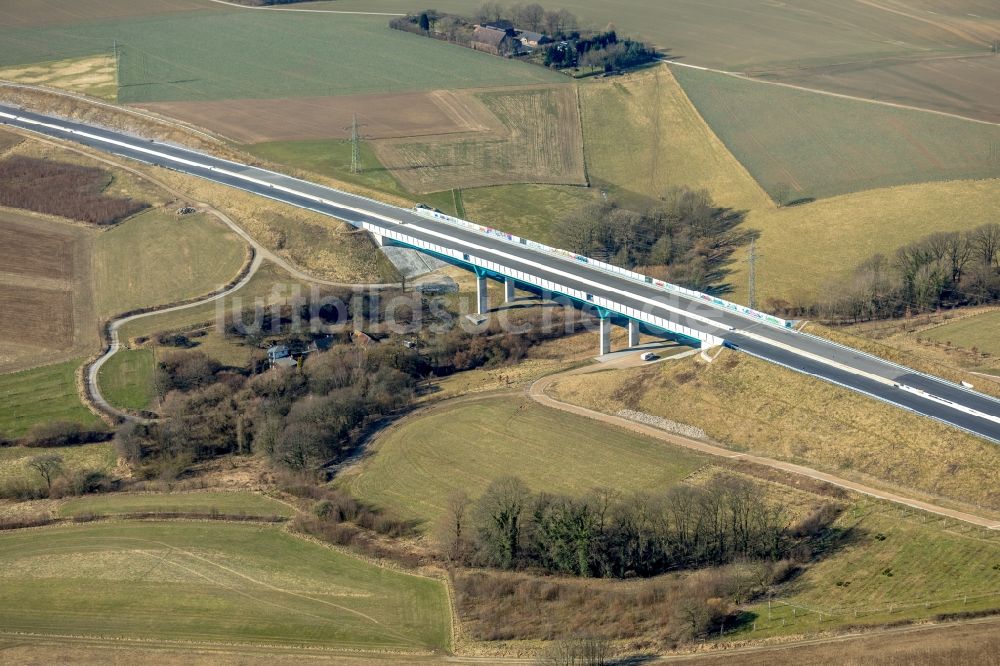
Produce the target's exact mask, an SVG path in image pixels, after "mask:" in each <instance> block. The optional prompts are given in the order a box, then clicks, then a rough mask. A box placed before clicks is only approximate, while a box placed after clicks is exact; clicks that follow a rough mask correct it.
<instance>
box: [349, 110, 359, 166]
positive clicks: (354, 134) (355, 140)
mask: <svg viewBox="0 0 1000 666" xmlns="http://www.w3.org/2000/svg"><path fill="white" fill-rule="evenodd" d="M360 170H361V137H360V136H359V135H358V114H356V113H355V114H354V116H353V122H352V123H351V173H358V172H359V171H360Z"/></svg>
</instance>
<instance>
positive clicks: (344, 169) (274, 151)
mask: <svg viewBox="0 0 1000 666" xmlns="http://www.w3.org/2000/svg"><path fill="white" fill-rule="evenodd" d="M243 149H244V150H246V151H247V152H249V153H250V154H252V155H256V156H258V157H261V158H263V159H265V160H269V161H271V162H275V163H277V164H285V165H288V166H291V167H295V168H296V169H303V170H305V171H311V172H312V173H315V174H319V175H321V176H328V177H330V178H335V179H337V180H340V181H343V182H345V183H352V184H354V185H360V186H361V187H368V188H371V189H373V190H378V191H380V192H386V193H388V194H395V195H396V196H399V197H403V198H410V197H412V196H413V195H412V194H410V193H409V192H407V191H406V190H404V189H403V188H402V187H400V186H399V183H397V182H396V179H395V178H393V177H392V174H391V173H390V172H389V170H388V169H386V168H385V167H384V166H382V163H381V162H379V160H378V157H377V156H376V155H375V152H374V151H373V150H372V147H371V144H370V143H368V142H367V141H363V142H361V172H360V173H351V142H350V141H347V140H338V139H329V140H326V141H319V140H309V141H268V142H265V143H255V144H250V145H247V146H243Z"/></svg>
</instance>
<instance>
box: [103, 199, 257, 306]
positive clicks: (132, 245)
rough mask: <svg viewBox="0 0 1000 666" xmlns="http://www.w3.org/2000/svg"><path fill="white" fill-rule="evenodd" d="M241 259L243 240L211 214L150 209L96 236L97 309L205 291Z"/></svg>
mask: <svg viewBox="0 0 1000 666" xmlns="http://www.w3.org/2000/svg"><path fill="white" fill-rule="evenodd" d="M245 259H246V251H245V248H244V244H243V241H242V240H241V239H240V238H239V237H238V236H237V235H236V234H235V233H233V232H232V231H230V230H229V228H228V227H226V226H225V225H224V224H222V223H221V222H219V221H218V220H216V219H215V218H214V217H209V216H208V215H204V214H199V215H185V216H178V215H176V214H174V213H173V212H169V211H166V210H152V211H148V212H146V213H143V214H141V215H138V216H136V217H134V218H132V219H129V220H127V221H125V222H124V223H122V224H120V225H119V226H117V227H115V228H114V229H111V230H109V231H107V232H105V233H103V234H101V235H100V236H99V237H98V238H97V240H96V242H95V251H94V287H95V297H94V299H95V301H96V304H97V312H98V315H99V316H101V317H109V316H112V315H115V314H119V313H122V312H126V311H128V310H132V309H135V308H141V307H148V306H153V305H163V304H167V303H173V302H176V301H183V300H187V299H190V298H195V297H197V296H201V295H203V294H207V293H209V292H211V291H214V290H216V289H218V288H219V287H221V286H223V285H225V284H226V283H228V282H229V281H230V280H232V279H233V278H234V277H236V274H237V273H239V271H240V267H242V266H243V263H244V261H245Z"/></svg>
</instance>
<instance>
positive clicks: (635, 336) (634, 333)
mask: <svg viewBox="0 0 1000 666" xmlns="http://www.w3.org/2000/svg"><path fill="white" fill-rule="evenodd" d="M628 346H629V347H638V346H639V322H637V321H636V320H635V319H629V320H628Z"/></svg>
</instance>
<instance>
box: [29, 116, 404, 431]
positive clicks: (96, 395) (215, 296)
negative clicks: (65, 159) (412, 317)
mask: <svg viewBox="0 0 1000 666" xmlns="http://www.w3.org/2000/svg"><path fill="white" fill-rule="evenodd" d="M29 136H30V138H31V139H32V140H34V141H39V142H41V143H45V144H48V145H51V146H55V147H57V148H60V149H63V150H69V151H72V152H74V153H78V154H80V155H84V156H86V157H87V158H89V159H92V160H96V161H98V162H101V163H104V164H107V165H109V166H112V167H114V168H116V169H121V170H124V171H127V172H129V173H131V174H133V175H135V176H137V177H138V178H141V179H143V180H145V181H147V182H149V183H152V184H154V185H156V186H157V187H159V188H161V189H163V190H164V191H165V192H168V193H170V194H172V195H173V196H175V197H177V198H178V199H181V200H184V201H188V202H190V205H191V206H192V207H194V208H195V209H197V211H198V212H203V213H208V214H209V215H213V216H214V217H216V218H217V219H218V220H220V221H221V222H222V223H223V224H225V225H226V226H227V227H229V229H230V230H232V231H233V233H235V234H236V235H238V236H239V237H240V238H242V239H243V240H244V242H246V244H247V245H248V246H249V247H250V249H251V259H250V264H249V266H246V265H244V267H243V268H242V269H241V272H242V273H244V274H243V277H242V278H240V279H239V280H238V281H237V282H235V283H234V284H232V285H230V286H229V287H228V288H226V289H223V290H221V291H217V292H213V293H211V294H207V295H206V296H204V297H203V298H200V299H197V300H193V301H188V302H185V303H181V304H179V305H173V306H165V307H160V308H157V309H154V310H150V311H149V312H142V313H139V314H133V315H128V316H124V317H117V318H114V319H111V320H110V321H108V323H107V329H106V330H107V332H108V337H109V339H108V340H107V341H106V343H107V347H106V348H105V351H104V353H103V354H101V355H100V356H99V357H97V358H96V359H94V360H93V361H91V362H90V363H89V364H88V365H87V366H85V367H84V369H83V380H84V383H85V389H86V390H85V391H84V394H85V395H84V396H83V398H84V402H86V403H88V404H89V406H91V408H93V409H96V410H97V411H98V412H101V413H103V414H104V415H107V416H110V417H112V418H113V419H124V420H127V421H139V422H149V421H150V419H144V418H140V417H137V416H135V415H133V414H130V413H128V412H125V411H123V410H121V409H118V408H117V407H115V406H114V405H112V404H111V403H109V402H108V401H107V399H106V398H105V397H104V395H103V394H102V393H101V389H100V386H99V382H98V373H99V372H100V369H101V367H102V366H103V365H104V364H105V363H107V362H108V360H109V359H110V358H111V357H112V356H114V355H115V354H116V353H118V351H119V350H121V349H126V348H127V347H128V345H127V344H122V343H121V340H120V339H119V335H118V332H119V330H121V327H122V326H124V325H125V324H127V323H130V322H133V321H136V320H137V319H142V318H144V317H152V316H154V315H161V314H165V313H168V312H177V311H180V310H187V309H190V308H195V307H199V306H201V305H205V304H206V303H214V302H215V301H218V300H220V299H223V298H226V297H227V296H229V295H230V294H233V293H234V292H237V291H239V290H240V289H242V288H243V287H245V286H246V285H247V284H248V283H249V282H250V280H251V279H253V277H254V275H256V273H257V270H258V269H259V268H260V267H261V265H263V263H264V261H265V260H267V261H269V262H271V263H273V264H275V265H276V266H278V267H280V268H281V269H282V270H284V271H286V272H287V273H289V274H290V275H291V276H293V277H294V278H296V279H298V280H301V281H303V282H309V283H312V284H319V285H323V286H328V287H348V288H355V289H390V288H397V287H399V284H398V283H351V282H335V281H333V280H324V279H322V278H318V277H315V276H313V275H310V274H309V273H306V272H305V271H303V270H302V269H300V268H298V267H297V266H295V265H294V264H292V263H291V262H289V261H288V260H286V259H285V258H283V257H281V256H279V255H278V254H276V253H274V252H272V251H271V250H270V249H268V248H266V247H265V246H263V245H261V244H260V243H259V242H258V241H257V240H256V239H255V238H254V237H253V236H251V235H250V234H249V233H247V232H246V230H244V229H243V228H242V227H241V226H240V225H239V224H237V223H236V222H235V221H234V220H233V219H232V218H231V217H229V216H228V215H226V214H225V213H224V212H222V211H221V210H219V209H218V208H215V207H214V206H212V205H211V204H208V203H204V202H199V201H195V200H193V198H192V197H190V196H188V195H187V194H186V193H185V192H182V191H180V190H178V189H177V188H175V187H172V186H170V185H168V184H167V183H164V182H163V181H161V180H159V179H158V178H156V177H154V176H151V175H149V174H147V173H144V172H142V171H139V170H138V169H135V168H133V167H130V166H127V165H125V164H122V163H120V162H118V161H116V160H114V159H110V158H108V157H105V156H102V155H99V154H95V153H93V152H91V151H89V150H86V149H83V148H77V147H73V146H70V145H66V144H63V143H59V142H57V141H51V140H49V139H45V138H42V137H38V136H35V135H33V134H32V135H29ZM350 233H367V232H365V231H356V232H350Z"/></svg>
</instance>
